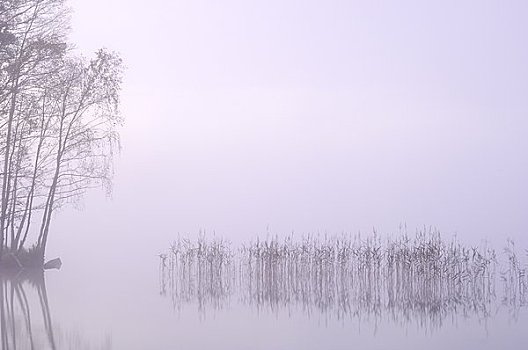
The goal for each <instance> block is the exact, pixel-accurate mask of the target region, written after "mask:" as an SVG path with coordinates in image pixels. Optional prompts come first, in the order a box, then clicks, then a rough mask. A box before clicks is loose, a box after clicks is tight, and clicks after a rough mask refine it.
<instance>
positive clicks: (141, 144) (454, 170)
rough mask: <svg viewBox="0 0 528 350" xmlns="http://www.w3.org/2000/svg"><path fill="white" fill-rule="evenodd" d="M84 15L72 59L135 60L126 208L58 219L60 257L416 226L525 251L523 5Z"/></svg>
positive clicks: (122, 170) (126, 6)
mask: <svg viewBox="0 0 528 350" xmlns="http://www.w3.org/2000/svg"><path fill="white" fill-rule="evenodd" d="M71 6H72V8H73V9H74V14H73V17H72V33H71V39H72V41H73V42H74V43H75V44H76V45H77V47H78V50H79V51H80V52H82V53H83V54H85V55H87V56H88V55H90V53H91V52H93V51H95V50H96V49H97V48H99V47H107V48H109V49H112V50H115V51H118V52H120V53H121V55H122V57H123V59H124V61H125V64H126V66H127V71H126V79H125V82H124V86H123V94H122V113H123V116H124V117H125V119H126V125H125V126H124V128H123V130H122V136H123V137H122V143H123V152H122V154H121V156H120V157H119V158H118V159H117V160H116V164H117V172H116V176H115V187H114V196H113V199H112V200H107V199H105V198H104V196H103V195H101V194H98V193H91V194H89V195H88V196H87V197H86V201H85V206H84V210H83V211H80V212H79V211H75V210H72V209H66V210H62V211H61V212H59V213H58V214H57V220H56V221H55V222H54V224H55V227H56V231H57V233H56V235H57V236H58V237H59V239H57V240H55V241H54V242H51V243H50V249H52V250H57V251H59V250H60V251H62V249H60V248H61V245H63V244H65V245H67V244H70V243H71V242H74V241H75V242H78V241H79V240H80V241H81V242H88V241H89V240H94V241H95V240H96V239H97V238H98V237H99V238H100V237H102V236H104V237H105V239H109V240H110V241H112V242H123V241H126V242H127V243H125V244H127V247H132V246H134V247H139V246H141V247H143V248H144V249H147V250H155V249H159V250H163V249H164V248H165V246H166V245H168V244H169V242H170V240H171V239H172V238H174V237H176V235H177V234H182V235H191V236H192V235H196V234H197V233H198V230H200V229H205V230H207V231H208V232H213V231H215V232H216V234H217V235H222V236H225V237H229V238H231V239H234V240H238V239H246V238H247V239H250V238H254V237H255V236H256V235H257V234H263V235H265V234H266V232H267V230H269V231H270V232H272V233H278V234H285V233H289V232H292V231H294V232H295V233H296V234H299V235H301V234H304V233H314V232H319V233H325V232H326V233H329V234H339V233H341V232H343V231H346V232H353V233H355V232H357V231H359V230H361V231H362V232H369V231H371V230H372V228H373V227H375V228H377V229H378V231H379V232H381V233H382V234H390V233H393V232H396V231H397V230H398V227H399V225H400V224H403V223H406V224H407V227H408V229H409V231H411V232H414V230H415V229H416V228H417V227H422V226H424V225H425V226H434V227H437V228H438V229H440V230H441V231H442V232H444V234H445V235H446V236H449V237H450V236H452V235H453V234H455V233H456V234H457V235H458V236H460V237H463V238H464V239H467V240H469V241H472V242H477V243H478V242H479V241H480V240H482V239H489V240H492V241H497V242H500V243H502V242H504V240H505V239H506V237H512V238H515V239H516V240H517V241H521V242H524V245H525V246H527V245H528V238H526V237H527V236H528V235H527V232H528V215H527V212H528V181H527V180H528V154H527V150H528V98H527V94H528V64H527V62H528V45H526V33H528V21H527V20H526V18H528V2H526V1H504V0H501V1H483V0H475V1H460V0H457V1H438V2H432V1H289V0H281V1H275V0H268V1H247V0H246V1H198V0H192V1H161V0H151V1H147V2H146V1H133V0H104V1H103V0H91V1H81V0H74V1H71ZM72 231H76V232H78V235H75V238H71V237H72V236H71V232H72ZM83 232H85V233H89V234H91V236H89V235H86V234H84V235H83ZM60 237H62V238H60ZM66 237H70V238H69V239H67V238H66ZM68 242H70V243H68Z"/></svg>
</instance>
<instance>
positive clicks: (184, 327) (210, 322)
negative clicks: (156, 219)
mask: <svg viewBox="0 0 528 350" xmlns="http://www.w3.org/2000/svg"><path fill="white" fill-rule="evenodd" d="M274 242H275V243H274ZM345 243H346V242H345ZM345 243H343V242H341V243H335V242H333V243H328V242H326V241H322V242H320V241H317V240H316V239H313V241H304V242H301V243H295V242H292V241H290V242H289V243H283V242H282V241H278V240H276V241H273V240H271V241H266V244H264V242H261V243H258V244H257V243H255V242H254V243H253V244H249V245H247V246H244V247H243V248H240V247H233V246H230V245H228V244H226V245H222V244H223V241H209V242H208V241H202V242H201V243H200V241H198V242H196V241H195V242H190V241H185V240H180V241H177V242H175V243H173V244H172V245H171V246H170V248H168V249H165V250H164V249H163V248H160V251H167V253H166V255H164V256H163V257H162V259H160V258H159V257H157V256H155V255H150V256H147V255H145V256H139V257H138V256H134V258H132V257H129V258H125V255H123V254H120V255H118V258H117V260H116V261H114V262H113V263H112V264H107V263H104V262H102V261H101V262H97V260H94V262H93V263H91V264H90V266H86V264H81V263H79V265H77V263H75V260H74V262H73V263H70V264H69V263H68V262H66V263H65V264H64V265H63V268H62V269H61V270H60V271H55V270H53V271H46V272H45V273H44V274H33V275H28V274H22V275H19V276H12V275H11V276H7V275H5V274H2V280H1V281H2V286H3V288H2V294H1V295H0V296H1V297H2V299H3V308H2V310H1V315H2V321H3V322H2V334H3V337H2V340H3V348H4V349H6V350H7V349H208V348H215V349H350V348H357V347H359V348H362V349H414V348H416V349H418V348H428V349H445V348H450V349H498V348H502V349H517V348H522V344H527V343H528V333H527V332H526V329H527V328H526V326H527V325H528V312H527V307H526V301H527V300H526V295H525V294H526V293H525V292H526V286H524V287H523V286H521V287H519V285H517V286H513V287H512V285H511V284H505V282H504V281H505V280H506V279H508V278H509V277H508V276H509V275H506V274H505V271H506V270H507V269H508V265H507V264H506V263H507V262H506V263H503V262H501V263H498V264H497V265H496V266H495V265H493V266H494V267H493V269H491V266H492V265H490V268H489V269H488V268H486V267H481V268H478V267H477V266H482V265H479V264H481V262H482V261H484V260H485V259H487V258H489V257H490V256H489V255H483V256H482V257H481V258H478V257H475V256H472V255H473V253H470V251H469V250H468V252H467V253H465V252H464V251H463V250H460V251H457V250H456V249H453V248H452V247H450V246H449V245H445V246H444V248H445V249H447V250H446V251H444V253H442V254H448V253H449V252H451V253H453V252H455V253H454V254H460V255H459V257H462V258H461V261H462V262H461V264H458V265H456V264H455V265H452V266H454V267H453V268H456V269H457V270H456V271H460V272H461V273H462V274H465V277H464V278H463V279H460V282H459V283H454V282H453V283H451V282H448V281H451V280H455V278H454V277H453V276H451V275H450V273H451V271H450V270H449V269H448V267H446V266H447V265H445V266H444V265H442V266H444V267H443V268H442V270H439V269H436V267H435V269H433V268H432V267H431V268H423V267H424V266H432V265H431V264H432V263H433V264H437V263H438V264H440V263H439V261H440V259H438V258H435V259H431V256H430V255H425V258H420V259H421V260H420V262H416V261H417V260H413V261H415V262H413V265H412V269H411V268H402V266H406V265H401V264H400V265H398V264H399V263H395V261H396V260H397V259H398V258H397V257H398V256H403V255H402V254H404V253H405V252H406V251H407V252H409V250H406V249H408V248H409V247H411V246H407V247H403V246H399V247H396V248H395V246H393V247H392V248H391V249H392V250H390V251H391V252H392V253H391V254H392V255H391V257H390V258H389V257H385V256H386V255H387V254H388V253H387V252H388V251H389V250H387V249H388V248H386V247H385V248H382V252H383V254H384V255H383V256H384V257H382V258H380V260H379V262H380V263H379V264H377V263H375V262H374V261H376V259H377V258H376V255H374V254H375V252H376V250H375V248H376V243H375V242H374V243H373V242H370V243H368V244H366V245H365V244H364V245H363V247H362V248H361V250H354V249H355V248H354V244H352V245H349V246H348V248H347V249H348V250H346V249H345V248H346V244H345ZM200 244H201V245H200ZM274 244H275V245H274ZM402 247H403V248H402ZM334 248H335V251H333V250H332V249H334ZM371 248H372V249H371ZM444 248H443V249H444ZM358 249H359V248H358ZM383 249H385V250H383ZM412 249H415V248H412ZM449 249H451V250H449ZM414 251H418V250H414ZM281 252H282V253H281ZM284 252H287V253H284ZM332 252H333V253H332ZM346 252H348V253H346ZM477 253H479V254H480V253H482V254H488V253H487V252H486V251H482V250H480V251H477ZM280 254H282V255H280ZM303 254H304V255H303ZM343 254H349V256H345V255H343ZM354 254H355V255H354ZM427 254H433V253H427ZM434 254H440V253H434ZM464 254H465V255H464ZM501 254H502V253H501ZM380 256H381V255H380ZM464 256H467V259H466V260H464V258H463V257H464ZM271 257H274V258H273V259H274V260H273V261H272V260H271ZM504 258H505V257H504V256H502V255H501V256H500V257H499V260H501V259H503V260H504ZM507 258H508V257H506V260H507ZM332 259H338V260H332ZM339 259H341V260H339ZM365 259H369V260H365ZM387 259H392V260H390V261H391V263H390V264H387V263H386V261H387ZM409 259H414V258H409ZM479 259H480V260H479ZM402 261H403V260H402ZM445 261H446V262H447V261H449V260H448V259H447V258H446V260H445ZM520 261H521V260H520ZM106 262H107V261H106ZM361 262H362V263H361ZM424 262H425V263H424ZM361 264H363V265H361ZM389 265H390V266H394V268H392V267H391V268H389V267H388V266H389ZM358 266H365V268H360V267H358ZM376 266H378V267H376ZM398 266H399V267H398ZM420 266H421V267H420ZM435 266H436V265H435ZM438 266H440V265H438ZM449 266H451V265H449ZM461 266H464V267H463V270H460V267H461ZM522 266H523V265H521V267H520V268H519V271H521V272H522V271H524V272H525V271H526V269H525V268H524V270H523V268H522ZM391 269H392V270H391ZM419 269H421V270H419ZM464 269H465V270H464ZM411 270H412V271H414V272H413V273H412V275H411V274H407V273H408V272H409V273H410V271H411ZM431 271H441V273H440V272H438V274H436V272H435V273H433V274H431ZM453 271H455V270H453ZM492 272H493V273H495V274H496V276H495V277H493V283H492V282H491V280H490V279H489V278H488V277H486V276H489V275H487V274H488V273H492ZM376 276H377V277H376ZM387 276H390V278H389V277H387ZM479 276H480V277H479ZM410 278H411V279H410ZM457 278H458V277H457ZM402 281H406V282H405V283H401V282H402ZM523 281H524V280H523ZM517 282H518V280H515V283H517ZM450 283H451V284H450ZM523 283H524V282H523ZM522 288H524V292H523V290H522ZM512 291H515V295H512V293H513V292H512ZM523 293H524V294H523ZM30 335H31V336H30Z"/></svg>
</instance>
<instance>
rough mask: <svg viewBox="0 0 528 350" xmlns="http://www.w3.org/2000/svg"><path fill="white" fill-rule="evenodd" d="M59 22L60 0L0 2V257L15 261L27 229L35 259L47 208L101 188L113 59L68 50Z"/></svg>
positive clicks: (110, 135) (107, 153)
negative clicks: (5, 254) (33, 240)
mask: <svg viewBox="0 0 528 350" xmlns="http://www.w3.org/2000/svg"><path fill="white" fill-rule="evenodd" d="M68 20H69V15H68V9H67V7H66V6H65V3H64V0H4V1H1V2H0V177H1V180H0V183H1V190H0V263H1V261H2V260H1V259H2V254H3V252H4V251H5V250H6V249H8V253H9V255H11V256H13V258H14V259H15V260H16V262H17V264H19V265H21V264H20V262H19V261H18V260H17V258H16V255H17V254H19V253H21V252H22V251H23V250H24V249H25V247H26V246H27V241H28V237H29V236H30V232H32V231H34V232H35V233H36V234H37V240H36V243H35V247H34V248H33V251H35V252H36V256H38V257H39V258H38V260H39V261H38V264H41V263H42V262H43V257H44V254H45V249H46V244H47V241H48V234H49V231H50V223H51V221H52V217H53V212H54V211H55V210H56V209H57V208H60V207H61V206H63V205H64V204H66V203H69V202H73V201H75V200H77V199H79V198H80V197H81V196H82V194H83V193H84V191H85V190H86V189H88V188H91V187H95V186H102V187H104V188H105V189H106V190H107V191H109V190H110V188H111V186H110V185H111V177H112V164H113V163H112V156H113V154H114V152H113V151H114V149H116V147H118V146H119V135H118V130H117V127H118V126H119V125H120V124H121V117H120V115H119V113H118V105H119V91H120V85H121V75H122V68H121V67H122V63H121V59H120V58H119V57H118V55H116V54H115V53H111V52H109V51H106V50H99V51H98V52H97V53H96V55H95V57H94V58H93V59H91V60H86V59H84V58H80V57H76V56H75V55H73V54H72V50H70V45H69V44H68V42H67V40H66V33H67V29H68ZM36 220H40V224H39V225H38V229H37V228H36V229H35V230H33V229H32V228H31V227H32V224H33V223H34V222H35V221H36Z"/></svg>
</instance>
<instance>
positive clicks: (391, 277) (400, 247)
mask: <svg viewBox="0 0 528 350" xmlns="http://www.w3.org/2000/svg"><path fill="white" fill-rule="evenodd" d="M527 257H528V252H527V254H525V256H524V258H527ZM521 260H524V262H523V261H521ZM526 261H528V259H520V258H519V257H518V255H517V253H516V248H515V245H514V243H513V242H510V241H508V244H507V246H506V248H505V249H504V251H503V254H497V253H496V251H495V250H494V249H492V248H490V247H487V246H480V247H467V246H465V245H463V244H462V243H460V242H458V241H457V240H455V239H454V240H452V241H445V240H443V239H442V237H441V235H440V234H439V233H438V232H427V233H424V232H420V233H417V234H416V235H415V236H414V237H412V238H410V237H409V236H407V235H402V236H399V237H398V238H385V239H382V238H381V237H379V236H377V235H375V234H374V235H371V236H368V237H365V238H362V237H361V236H359V235H358V236H339V237H331V238H328V237H324V238H320V237H317V236H307V237H304V238H302V239H300V240H294V239H293V237H286V238H285V239H279V238H277V237H274V238H268V239H265V240H259V239H257V240H256V241H253V242H250V243H248V244H246V245H243V246H241V247H239V248H236V249H233V248H232V247H231V244H229V242H227V241H225V240H222V239H206V238H205V237H201V238H200V239H198V240H197V241H194V242H193V241H191V240H188V239H179V240H177V241H176V242H174V243H173V244H172V246H171V249H170V251H169V253H168V254H164V255H161V263H160V274H161V278H160V284H161V289H162V293H163V294H170V296H171V298H172V300H173V303H174V305H175V307H178V308H181V306H182V305H183V304H186V303H190V302H195V303H196V304H197V305H198V307H199V309H200V310H204V309H205V307H206V306H207V305H211V306H213V307H215V308H220V307H223V306H225V305H227V304H228V303H229V302H230V301H231V300H233V299H235V300H236V301H238V302H240V303H243V304H246V305H250V306H254V307H256V308H257V309H258V310H261V309H268V310H271V311H276V312H279V311H280V310H284V309H285V310H288V311H291V310H292V309H300V310H302V311H304V312H306V313H308V314H313V313H320V314H324V315H328V316H332V317H334V316H335V317H337V318H338V319H346V318H354V317H360V318H374V319H376V320H378V319H380V318H389V319H391V320H393V321H395V322H398V323H409V322H416V323H418V324H419V325H421V326H424V327H428V328H430V327H437V326H440V325H441V324H442V323H443V322H444V320H446V319H448V318H450V319H453V318H454V317H457V316H459V315H462V316H464V317H466V316H470V315H475V316H477V317H479V318H487V317H489V316H490V315H491V313H492V312H494V310H496V306H497V305H498V304H500V305H508V306H510V307H513V308H515V309H519V308H520V307H523V306H526V305H527V301H528V300H527V295H528V276H527V268H528V264H527V262H526Z"/></svg>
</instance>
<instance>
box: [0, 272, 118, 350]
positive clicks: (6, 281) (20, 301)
mask: <svg viewBox="0 0 528 350" xmlns="http://www.w3.org/2000/svg"><path fill="white" fill-rule="evenodd" d="M0 284H1V288H0V301H1V302H0V321H1V326H0V327H1V338H2V340H1V342H2V347H1V348H2V349H4V350H17V349H18V350H25V349H31V350H34V349H51V350H61V349H86V350H89V349H93V347H91V346H90V343H89V342H87V341H86V340H85V339H83V338H82V337H81V336H80V335H79V334H74V333H68V332H64V331H62V330H61V329H60V327H57V326H56V325H55V324H54V323H53V321H52V315H51V311H50V304H49V301H48V293H47V289H46V279H45V274H44V272H43V271H38V270H22V271H17V272H13V271H1V272H0ZM98 349H105V350H109V349H111V341H110V339H107V340H106V341H105V343H104V344H103V345H102V346H101V347H98Z"/></svg>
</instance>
